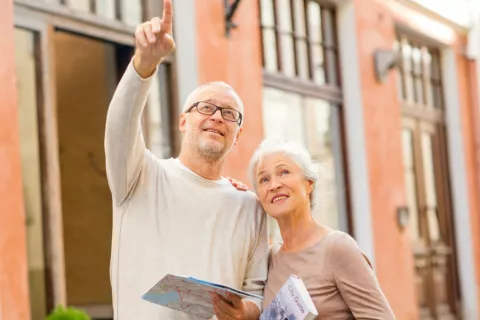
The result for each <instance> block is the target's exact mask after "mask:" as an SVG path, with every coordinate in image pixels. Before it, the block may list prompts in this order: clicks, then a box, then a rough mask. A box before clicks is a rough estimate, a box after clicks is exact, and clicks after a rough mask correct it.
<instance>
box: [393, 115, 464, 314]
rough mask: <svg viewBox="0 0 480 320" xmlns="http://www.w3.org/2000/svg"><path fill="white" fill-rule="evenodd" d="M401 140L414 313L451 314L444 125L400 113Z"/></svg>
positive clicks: (454, 295) (453, 296) (454, 300)
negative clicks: (417, 310) (412, 262)
mask: <svg viewBox="0 0 480 320" xmlns="http://www.w3.org/2000/svg"><path fill="white" fill-rule="evenodd" d="M402 141H403V157H404V172H405V184H406V193H407V202H408V208H409V212H410V221H411V223H410V228H409V236H410V239H411V242H412V248H413V253H414V257H415V271H416V287H417V296H418V299H419V301H418V303H419V307H420V318H421V319H457V317H456V314H458V313H457V310H458V308H457V305H458V300H459V294H458V284H457V279H456V266H455V252H454V248H455V242H454V235H453V225H452V210H451V205H450V197H449V190H448V166H447V161H446V160H447V159H446V140H445V129H444V126H443V124H441V123H434V122H428V121H425V120H420V119H416V118H413V117H405V118H404V121H403V129H402Z"/></svg>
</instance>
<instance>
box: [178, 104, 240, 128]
mask: <svg viewBox="0 0 480 320" xmlns="http://www.w3.org/2000/svg"><path fill="white" fill-rule="evenodd" d="M193 108H197V111H198V112H199V113H201V114H205V115H208V116H211V115H213V114H215V112H217V110H220V114H221V115H222V118H223V119H224V120H227V121H230V122H237V123H238V125H241V124H242V114H241V113H240V112H239V111H237V110H235V109H232V108H223V107H219V106H216V105H214V104H212V103H209V102H205V101H198V102H195V103H194V104H193V105H192V106H191V107H190V108H188V110H187V111H185V113H187V112H190V111H191V110H192V109H193Z"/></svg>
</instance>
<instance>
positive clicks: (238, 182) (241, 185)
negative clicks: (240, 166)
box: [226, 177, 248, 191]
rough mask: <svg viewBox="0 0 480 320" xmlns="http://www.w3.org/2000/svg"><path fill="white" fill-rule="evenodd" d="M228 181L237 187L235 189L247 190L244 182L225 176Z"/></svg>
mask: <svg viewBox="0 0 480 320" xmlns="http://www.w3.org/2000/svg"><path fill="white" fill-rule="evenodd" d="M226 179H227V180H228V181H230V183H231V184H232V186H234V187H235V188H237V190H240V191H247V190H248V186H247V185H246V184H244V183H243V182H241V181H238V180H235V179H233V178H230V177H227V178H226Z"/></svg>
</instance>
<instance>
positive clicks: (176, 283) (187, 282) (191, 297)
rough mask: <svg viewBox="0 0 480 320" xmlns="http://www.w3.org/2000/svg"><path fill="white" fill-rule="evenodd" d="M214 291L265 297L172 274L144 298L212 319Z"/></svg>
mask: <svg viewBox="0 0 480 320" xmlns="http://www.w3.org/2000/svg"><path fill="white" fill-rule="evenodd" d="M212 292H216V293H218V294H220V295H222V296H224V297H225V296H226V295H227V293H232V294H235V295H237V296H239V297H241V298H255V299H259V300H260V301H261V300H262V299H263V297H262V296H259V295H255V294H251V293H248V292H244V291H241V290H238V289H235V288H232V287H229V286H225V285H221V284H217V283H212V282H208V281H204V280H200V279H195V278H193V277H184V276H178V275H172V274H167V275H166V276H165V277H163V278H162V279H161V280H160V281H159V282H158V283H157V284H155V285H154V286H153V287H152V288H151V289H150V290H148V292H147V293H145V294H144V295H143V296H142V298H143V299H144V300H146V301H149V302H152V303H155V304H158V305H161V306H165V307H168V308H172V309H175V310H178V311H182V312H186V313H190V314H193V315H196V316H198V317H201V318H204V319H210V318H211V317H213V316H214V313H213V303H212V298H211V296H210V293H212Z"/></svg>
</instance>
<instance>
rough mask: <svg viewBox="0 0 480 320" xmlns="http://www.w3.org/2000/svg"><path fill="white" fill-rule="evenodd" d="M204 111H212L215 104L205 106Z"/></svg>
mask: <svg viewBox="0 0 480 320" xmlns="http://www.w3.org/2000/svg"><path fill="white" fill-rule="evenodd" d="M202 111H205V112H212V111H213V106H203V107H202Z"/></svg>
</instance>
